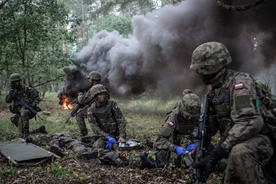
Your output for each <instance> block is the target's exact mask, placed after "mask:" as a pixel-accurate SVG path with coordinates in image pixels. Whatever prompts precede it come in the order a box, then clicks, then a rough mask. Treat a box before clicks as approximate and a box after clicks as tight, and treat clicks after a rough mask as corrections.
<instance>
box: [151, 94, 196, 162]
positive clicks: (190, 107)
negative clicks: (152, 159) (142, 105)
mask: <svg viewBox="0 0 276 184" xmlns="http://www.w3.org/2000/svg"><path fill="white" fill-rule="evenodd" d="M199 113H200V98H199V97H198V96H197V95H195V94H193V93H192V92H191V91H190V90H189V93H185V94H184V96H183V97H182V99H181V100H180V101H179V102H178V103H177V106H176V107H175V108H173V110H172V111H171V112H170V113H169V114H168V116H167V118H166V120H165V124H164V125H163V126H162V127H161V129H160V131H159V133H158V137H157V139H156V141H155V142H154V148H155V150H156V151H158V152H157V155H156V160H159V161H162V162H164V163H169V162H170V163H175V164H176V166H178V167H179V166H180V164H181V155H185V154H186V152H185V151H186V150H185V148H184V147H183V145H188V144H190V143H192V139H191V138H192V137H191V136H192V132H193V130H194V127H195V124H194V121H195V118H196V116H198V115H199Z"/></svg>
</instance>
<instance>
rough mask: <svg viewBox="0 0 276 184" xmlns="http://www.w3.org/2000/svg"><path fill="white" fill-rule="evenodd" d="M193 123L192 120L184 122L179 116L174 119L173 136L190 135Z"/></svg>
mask: <svg viewBox="0 0 276 184" xmlns="http://www.w3.org/2000/svg"><path fill="white" fill-rule="evenodd" d="M194 127H195V125H194V123H193V121H192V120H186V119H184V118H183V116H181V115H180V114H177V115H176V117H175V134H176V135H187V136H190V135H192V132H193V130H194Z"/></svg>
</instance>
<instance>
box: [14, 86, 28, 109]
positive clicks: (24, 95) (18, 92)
mask: <svg viewBox="0 0 276 184" xmlns="http://www.w3.org/2000/svg"><path fill="white" fill-rule="evenodd" d="M27 93H28V89H27V87H26V86H22V87H21V88H19V89H17V90H16V92H15V95H16V96H17V97H18V98H20V99H23V100H24V101H25V102H29V99H28V94H27ZM14 105H15V106H17V107H21V106H22V105H21V103H20V101H19V100H17V99H16V100H14Z"/></svg>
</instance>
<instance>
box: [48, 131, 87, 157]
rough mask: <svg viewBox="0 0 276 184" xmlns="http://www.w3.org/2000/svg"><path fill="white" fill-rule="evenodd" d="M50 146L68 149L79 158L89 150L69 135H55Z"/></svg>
mask: <svg viewBox="0 0 276 184" xmlns="http://www.w3.org/2000/svg"><path fill="white" fill-rule="evenodd" d="M50 146H56V147H58V148H60V149H62V148H67V149H71V150H73V151H74V152H75V153H76V154H77V156H81V154H82V153H83V152H87V151H88V149H87V148H86V147H85V146H84V145H83V144H82V142H81V141H78V140H76V139H74V138H72V136H70V135H68V134H62V133H55V134H53V135H52V138H51V141H50Z"/></svg>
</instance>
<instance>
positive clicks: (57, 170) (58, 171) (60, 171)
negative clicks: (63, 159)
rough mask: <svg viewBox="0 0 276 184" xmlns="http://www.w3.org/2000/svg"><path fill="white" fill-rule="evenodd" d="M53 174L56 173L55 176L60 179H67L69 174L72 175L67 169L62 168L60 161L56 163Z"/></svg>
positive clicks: (53, 166)
mask: <svg viewBox="0 0 276 184" xmlns="http://www.w3.org/2000/svg"><path fill="white" fill-rule="evenodd" d="M51 170H52V172H54V173H55V176H56V177H58V178H59V179H63V178H64V177H66V175H67V174H69V173H70V171H68V170H67V169H65V168H64V167H62V165H61V163H60V162H59V161H55V162H54V164H53V165H52V167H51Z"/></svg>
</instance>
